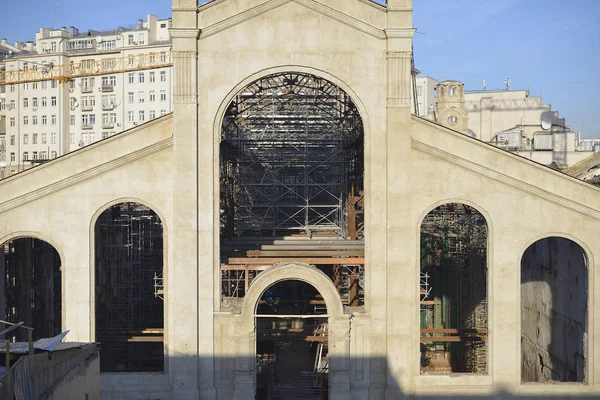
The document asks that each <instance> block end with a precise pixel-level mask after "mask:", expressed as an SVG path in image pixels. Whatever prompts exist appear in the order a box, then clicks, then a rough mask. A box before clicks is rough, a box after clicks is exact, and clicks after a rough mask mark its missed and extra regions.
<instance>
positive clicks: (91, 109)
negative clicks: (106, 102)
mask: <svg viewBox="0 0 600 400" xmlns="http://www.w3.org/2000/svg"><path fill="white" fill-rule="evenodd" d="M93 110H94V106H93V105H91V104H86V105H84V106H81V111H93Z"/></svg>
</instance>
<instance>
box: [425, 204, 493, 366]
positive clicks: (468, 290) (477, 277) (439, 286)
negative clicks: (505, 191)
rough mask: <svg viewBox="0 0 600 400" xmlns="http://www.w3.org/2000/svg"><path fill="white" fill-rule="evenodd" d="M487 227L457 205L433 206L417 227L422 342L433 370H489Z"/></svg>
mask: <svg viewBox="0 0 600 400" xmlns="http://www.w3.org/2000/svg"><path fill="white" fill-rule="evenodd" d="M487 229H488V228H487V223H486V221H485V218H484V217H483V216H482V215H481V214H480V213H479V212H478V211H477V210H475V209H474V208H472V207H470V206H468V205H465V204H460V203H451V204H444V205H442V206H439V207H437V208H436V209H434V210H432V211H431V212H430V213H429V214H427V216H426V217H425V218H424V220H423V223H422V225H421V279H420V286H421V287H420V289H421V290H420V293H421V342H422V343H427V344H428V346H426V349H427V351H431V352H432V359H431V361H430V366H431V368H432V370H430V371H431V372H448V371H452V372H471V373H485V372H486V371H487V348H486V343H485V342H486V337H487V237H488V233H487ZM422 351H423V350H422Z"/></svg>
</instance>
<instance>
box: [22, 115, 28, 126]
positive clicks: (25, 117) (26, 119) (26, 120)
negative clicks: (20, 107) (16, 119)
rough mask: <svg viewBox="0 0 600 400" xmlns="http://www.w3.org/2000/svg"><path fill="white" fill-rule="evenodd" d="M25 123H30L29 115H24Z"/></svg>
mask: <svg viewBox="0 0 600 400" xmlns="http://www.w3.org/2000/svg"><path fill="white" fill-rule="evenodd" d="M23 125H29V117H28V116H27V115H25V116H24V117H23Z"/></svg>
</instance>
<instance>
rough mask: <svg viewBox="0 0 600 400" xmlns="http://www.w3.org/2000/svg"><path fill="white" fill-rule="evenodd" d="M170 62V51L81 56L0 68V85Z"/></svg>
mask: <svg viewBox="0 0 600 400" xmlns="http://www.w3.org/2000/svg"><path fill="white" fill-rule="evenodd" d="M172 65H173V62H172V54H171V51H165V52H160V53H146V54H136V55H129V56H126V57H117V58H105V59H101V60H84V61H81V62H78V63H70V64H62V65H53V64H48V65H45V66H42V65H40V64H35V65H34V66H32V67H30V68H25V69H17V70H8V71H0V86H6V85H15V84H19V83H27V82H41V81H47V80H55V81H58V82H60V83H62V84H64V83H66V82H68V81H70V80H72V79H74V78H83V77H88V76H99V75H106V74H114V73H121V72H132V71H142V70H148V69H156V68H164V67H170V66H172Z"/></svg>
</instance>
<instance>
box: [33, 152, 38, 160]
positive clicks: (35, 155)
mask: <svg viewBox="0 0 600 400" xmlns="http://www.w3.org/2000/svg"><path fill="white" fill-rule="evenodd" d="M33 159H34V160H37V159H38V152H37V151H34V152H33Z"/></svg>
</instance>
